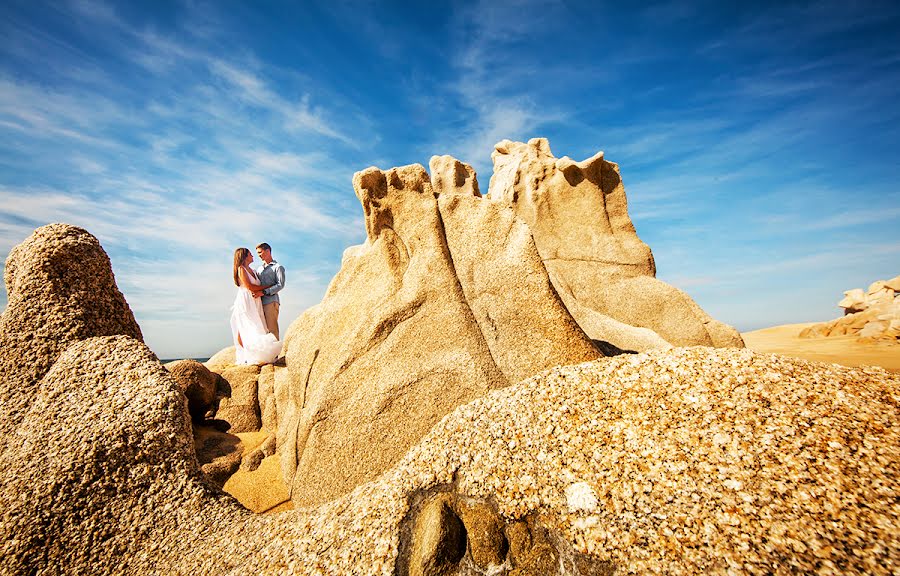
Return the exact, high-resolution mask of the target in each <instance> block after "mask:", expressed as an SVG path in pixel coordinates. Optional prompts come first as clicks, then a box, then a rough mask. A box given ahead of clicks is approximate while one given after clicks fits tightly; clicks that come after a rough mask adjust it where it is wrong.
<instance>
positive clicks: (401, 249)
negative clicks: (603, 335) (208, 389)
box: [275, 156, 601, 506]
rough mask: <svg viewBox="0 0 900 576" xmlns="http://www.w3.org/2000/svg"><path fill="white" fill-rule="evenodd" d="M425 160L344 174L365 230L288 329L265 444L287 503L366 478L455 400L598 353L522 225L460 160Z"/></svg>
mask: <svg viewBox="0 0 900 576" xmlns="http://www.w3.org/2000/svg"><path fill="white" fill-rule="evenodd" d="M431 167H432V176H431V177H429V175H428V173H427V172H426V171H425V169H424V168H423V167H422V166H419V165H413V166H405V167H402V168H393V169H391V170H388V171H381V170H379V169H377V168H369V169H367V170H364V171H362V172H358V173H357V174H356V175H355V176H354V179H353V185H354V189H355V190H356V193H357V196H358V197H359V199H360V202H361V203H362V206H363V212H364V215H365V224H366V233H367V240H366V243H365V244H364V245H362V246H354V247H352V248H349V249H347V251H346V252H345V253H344V258H343V262H342V265H341V269H340V271H339V272H338V274H337V275H336V276H335V278H334V279H333V280H332V282H331V285H330V286H329V288H328V291H327V293H326V295H325V298H324V299H323V300H322V302H321V303H320V304H319V305H317V306H315V307H313V308H311V309H310V310H308V311H306V312H305V313H304V314H303V315H302V316H301V317H300V318H299V319H297V320H296V321H295V322H294V323H293V324H292V325H291V327H290V329H289V331H288V335H287V337H286V343H285V350H286V360H287V368H288V371H289V373H290V379H291V384H290V387H289V394H288V398H287V399H285V400H286V401H280V400H279V402H278V406H279V410H278V422H279V432H278V445H279V451H280V452H281V454H282V458H283V463H284V470H285V472H286V476H287V478H288V479H289V480H290V482H291V484H292V498H293V499H294V502H295V503H296V504H297V505H299V506H305V505H310V504H315V503H319V502H323V501H325V500H328V499H330V498H334V497H336V496H339V495H341V494H344V493H346V492H347V491H349V490H351V489H352V488H353V487H354V486H356V485H358V484H360V483H362V482H364V481H367V480H371V479H373V478H375V477H376V476H377V475H378V474H380V473H381V472H383V471H384V470H386V469H387V468H388V467H390V466H391V465H393V464H394V463H396V462H397V461H398V460H399V459H400V457H401V456H402V455H403V453H404V452H406V450H407V449H409V447H410V446H412V444H414V443H415V442H416V441H418V439H419V438H421V437H422V436H423V435H424V434H425V433H426V432H427V431H428V430H429V429H430V428H431V427H432V426H433V425H434V424H435V423H437V422H438V421H439V420H440V419H441V418H442V417H443V416H444V415H446V414H447V413H448V412H450V411H451V410H452V409H453V408H455V407H456V406H458V405H460V404H463V403H465V402H468V401H470V400H472V399H474V398H478V397H480V396H483V395H484V394H485V393H486V392H488V391H489V390H492V389H496V388H501V387H504V386H507V385H509V384H511V383H513V382H516V381H518V380H520V379H522V378H524V377H526V376H530V375H531V374H534V373H536V372H539V371H541V370H543V369H546V368H548V367H550V366H554V365H558V364H568V363H572V362H578V361H583V360H587V359H592V358H596V357H598V356H600V355H601V354H600V353H599V352H598V350H597V348H596V347H595V346H594V345H593V343H592V342H591V341H590V339H589V338H588V337H587V336H586V335H585V334H584V332H583V331H582V330H581V328H580V327H579V326H578V325H577V324H576V323H575V321H574V320H573V319H572V317H571V316H570V314H569V313H568V311H567V310H566V308H565V306H564V305H563V304H562V302H561V301H560V299H559V298H558V296H557V295H556V293H555V291H554V289H553V287H552V285H551V284H550V282H549V279H548V278H547V274H546V271H545V270H544V267H543V263H542V262H541V260H540V257H539V255H538V253H537V249H536V248H535V246H534V243H533V241H532V239H531V234H530V231H529V229H528V227H527V226H526V225H525V224H524V223H523V222H522V221H521V220H519V219H518V218H516V217H515V215H514V214H513V212H512V210H510V209H509V208H507V207H505V206H503V205H501V204H499V203H493V202H489V201H487V200H485V199H483V198H481V197H480V195H479V194H478V185H477V181H476V180H475V174H474V172H473V171H472V169H471V167H469V166H467V165H465V164H463V163H461V162H459V161H458V160H455V159H453V158H450V157H446V156H445V157H435V158H434V159H432V162H431ZM275 393H276V394H275V395H276V398H277V397H278V396H279V394H278V391H277V390H275Z"/></svg>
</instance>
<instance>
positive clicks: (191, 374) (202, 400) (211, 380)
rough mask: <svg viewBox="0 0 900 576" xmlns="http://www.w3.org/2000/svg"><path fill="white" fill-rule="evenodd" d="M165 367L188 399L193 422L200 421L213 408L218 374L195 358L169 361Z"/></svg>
mask: <svg viewBox="0 0 900 576" xmlns="http://www.w3.org/2000/svg"><path fill="white" fill-rule="evenodd" d="M166 368H167V369H168V370H169V372H170V373H171V374H172V378H174V379H175V382H177V383H178V387H179V388H181V391H182V392H184V395H185V397H186V398H187V401H188V411H189V412H190V414H191V418H192V419H193V420H194V422H202V421H203V419H204V418H205V417H206V415H207V413H209V412H210V411H211V410H214V409H215V400H216V391H217V388H218V386H217V385H218V382H219V375H218V374H216V373H215V372H211V371H210V370H209V368H207V367H206V366H204V365H203V364H201V363H200V362H197V361H196V360H191V359H187V360H178V361H177V362H170V363H169V364H167V365H166Z"/></svg>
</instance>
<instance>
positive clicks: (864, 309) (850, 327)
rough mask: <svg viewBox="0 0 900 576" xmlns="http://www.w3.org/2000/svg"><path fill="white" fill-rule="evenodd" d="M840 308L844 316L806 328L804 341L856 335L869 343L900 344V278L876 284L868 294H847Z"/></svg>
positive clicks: (867, 291) (873, 284)
mask: <svg viewBox="0 0 900 576" xmlns="http://www.w3.org/2000/svg"><path fill="white" fill-rule="evenodd" d="M838 306H840V307H841V308H843V309H844V316H842V317H841V318H837V319H835V320H831V321H829V322H822V323H820V324H814V325H813V326H809V327H808V328H804V329H803V331H802V332H801V333H800V337H801V338H827V337H829V336H854V335H855V336H857V337H858V338H859V339H860V340H861V341H867V342H878V343H886V344H896V343H898V342H900V276H897V277H895V278H891V279H890V280H878V281H876V282H873V283H872V284H871V285H870V286H869V289H868V290H866V291H863V290H862V289H861V288H854V289H853V290H847V291H846V292H844V298H843V299H842V300H841V301H840V302H838Z"/></svg>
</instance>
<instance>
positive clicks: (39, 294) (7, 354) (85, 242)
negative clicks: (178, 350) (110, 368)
mask: <svg viewBox="0 0 900 576" xmlns="http://www.w3.org/2000/svg"><path fill="white" fill-rule="evenodd" d="M3 279H4V282H5V284H6V294H7V298H8V304H7V306H6V310H5V311H4V312H3V314H2V316H0V374H2V377H0V439H2V438H3V437H5V436H6V435H7V434H9V433H10V431H11V430H12V429H14V428H15V427H16V426H17V424H18V421H19V419H20V418H21V417H22V415H24V413H25V411H27V409H28V406H29V404H30V403H31V402H32V400H33V398H34V394H35V392H36V386H37V383H38V382H39V381H40V379H41V378H42V377H43V376H44V374H46V373H47V371H48V370H50V367H51V366H52V365H53V363H54V362H56V359H57V358H58V357H59V355H60V354H62V352H63V351H64V350H65V349H66V348H68V347H69V345H71V344H73V343H75V342H78V341H80V340H84V339H86V338H90V337H92V336H109V335H114V334H124V335H126V336H130V337H132V338H135V339H137V340H141V339H142V336H141V329H140V327H138V324H137V322H136V321H135V319H134V315H133V314H132V312H131V308H129V306H128V303H127V302H126V301H125V297H124V296H122V293H121V292H120V291H119V288H118V287H117V286H116V280H115V277H114V276H113V271H112V266H111V264H110V261H109V257H108V256H107V255H106V252H105V251H104V250H103V247H102V246H100V242H98V241H97V239H96V238H95V237H94V236H92V235H91V234H90V233H88V232H87V231H86V230H83V229H81V228H77V227H75V226H70V225H68V224H49V225H47V226H42V227H40V228H38V229H37V230H35V231H34V232H33V233H32V234H31V236H29V237H28V238H27V239H26V240H25V241H24V242H22V243H21V244H19V245H18V246H16V247H14V248H13V249H12V251H10V253H9V256H8V257H7V259H6V268H5V269H4V274H3Z"/></svg>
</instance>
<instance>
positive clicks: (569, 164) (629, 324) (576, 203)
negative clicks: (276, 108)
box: [488, 138, 743, 350]
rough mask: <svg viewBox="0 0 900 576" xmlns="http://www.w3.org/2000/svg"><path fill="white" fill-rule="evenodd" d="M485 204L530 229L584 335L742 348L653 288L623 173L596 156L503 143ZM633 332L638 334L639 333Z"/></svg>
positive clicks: (646, 344)
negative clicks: (494, 204) (500, 206)
mask: <svg viewBox="0 0 900 576" xmlns="http://www.w3.org/2000/svg"><path fill="white" fill-rule="evenodd" d="M491 158H492V159H493V161H494V175H493V176H492V177H491V184H490V191H489V193H488V196H489V197H490V198H491V199H493V200H496V201H498V202H503V203H505V204H508V205H509V206H511V207H512V208H513V209H514V210H515V212H516V214H517V215H518V216H520V217H521V218H522V219H523V220H524V221H525V222H527V223H528V225H529V226H530V227H531V232H532V234H533V235H534V241H535V243H536V244H537V248H538V251H539V252H540V255H541V258H542V259H543V261H544V265H545V266H546V268H547V271H548V272H549V273H550V278H551V280H552V281H553V286H554V287H555V288H556V290H557V292H558V293H559V295H560V296H561V297H562V299H563V301H564V302H565V304H566V307H567V308H568V309H569V311H570V312H571V313H572V315H573V316H574V317H575V319H576V320H577V321H578V323H579V324H580V325H581V327H582V328H584V329H585V331H586V332H587V333H588V334H590V336H591V337H592V338H594V339H595V340H601V341H608V342H610V343H612V344H614V345H616V346H618V347H619V348H623V349H633V350H647V349H651V348H659V347H665V345H666V343H669V344H672V345H676V346H690V345H698V344H699V345H705V346H736V347H743V341H742V340H741V337H740V334H738V332H737V331H736V330H735V329H734V328H732V327H730V326H728V325H726V324H723V323H721V322H718V321H716V320H714V319H712V318H711V317H710V316H709V315H707V314H706V313H705V312H704V311H703V310H702V309H701V308H700V307H699V306H698V305H697V304H696V303H695V302H694V301H693V300H692V299H691V297H690V296H688V295H687V294H685V293H684V292H682V291H681V290H678V289H677V288H675V287H673V286H670V285H668V284H666V283H665V282H662V281H661V280H658V279H656V277H655V276H656V265H655V263H654V261H653V255H652V254H651V252H650V248H649V247H648V246H647V245H646V244H644V243H643V242H642V241H641V240H640V239H639V238H638V236H637V233H636V232H635V229H634V225H633V224H632V223H631V219H630V218H629V216H628V209H627V202H626V198H625V188H624V186H623V185H622V178H621V177H620V175H619V167H618V165H616V164H614V163H612V162H608V161H606V160H605V159H604V157H603V153H602V152H600V153H598V154H596V155H595V156H593V157H591V158H588V159H587V160H584V161H582V162H574V161H573V160H572V159H570V158H569V157H568V156H564V157H562V158H556V157H554V156H553V154H552V153H551V152H550V144H549V143H548V142H547V140H546V139H545V138H534V139H532V140H530V141H529V142H528V143H527V144H526V143H522V142H511V141H509V140H503V141H502V142H500V143H498V144H497V145H496V147H495V150H494V152H493V154H491ZM635 328H639V330H636V329H635Z"/></svg>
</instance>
